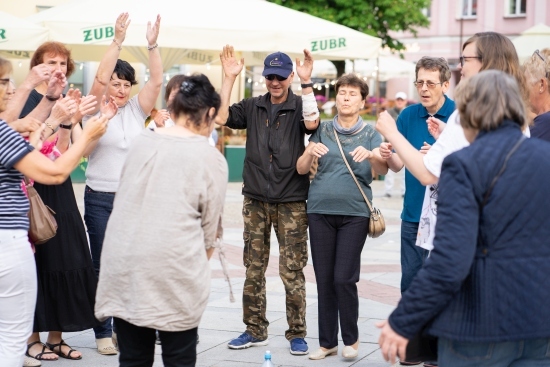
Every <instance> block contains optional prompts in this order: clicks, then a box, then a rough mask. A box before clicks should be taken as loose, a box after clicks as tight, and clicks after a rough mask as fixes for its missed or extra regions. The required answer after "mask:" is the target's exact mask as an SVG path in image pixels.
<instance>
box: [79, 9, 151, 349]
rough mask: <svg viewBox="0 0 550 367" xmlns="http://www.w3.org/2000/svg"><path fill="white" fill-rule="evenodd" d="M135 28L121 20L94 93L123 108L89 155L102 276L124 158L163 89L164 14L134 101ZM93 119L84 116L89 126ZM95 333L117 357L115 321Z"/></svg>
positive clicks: (88, 200) (91, 212)
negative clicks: (129, 36) (128, 56)
mask: <svg viewBox="0 0 550 367" xmlns="http://www.w3.org/2000/svg"><path fill="white" fill-rule="evenodd" d="M129 25H130V20H129V15H128V13H122V14H120V15H119V16H118V18H117V20H116V24H115V35H114V38H113V42H112V43H111V45H110V46H109V48H108V50H107V52H106V53H105V55H104V56H103V59H102V60H101V62H100V64H99V67H98V70H97V73H96V77H95V79H94V83H93V85H92V88H91V90H90V93H89V94H90V95H94V96H96V98H97V100H98V101H99V100H101V98H102V97H103V96H106V97H107V98H108V99H111V98H114V100H115V103H116V104H117V106H118V112H117V114H116V115H115V116H114V117H113V119H112V120H111V121H110V122H109V128H108V129H107V132H106V133H105V135H104V136H103V137H102V138H101V139H100V140H99V141H98V142H97V144H95V145H92V146H90V147H89V149H88V150H87V152H86V155H88V154H89V156H88V167H87V169H86V188H85V190H84V221H85V222H86V227H87V230H88V235H89V239H90V249H91V253H92V261H93V265H94V268H95V271H96V273H97V274H98V275H99V272H100V267H101V266H100V257H101V248H102V246H103V238H104V236H105V228H106V226H107V222H108V220H109V216H110V215H111V211H112V208H113V200H114V198H115V193H116V192H117V191H118V185H119V180H120V175H121V172H122V166H123V164H124V160H125V159H126V155H127V154H128V150H129V148H130V145H131V143H132V141H133V139H134V138H135V137H136V136H138V135H139V134H140V133H141V132H142V130H143V129H144V128H145V126H144V125H145V120H146V118H147V116H149V114H150V113H151V110H152V109H153V107H154V106H155V103H156V101H157V97H158V95H159V93H160V88H161V86H162V60H161V58H160V52H159V49H158V44H157V38H158V35H159V29H160V16H158V15H157V17H156V21H155V23H154V24H151V22H149V23H148V24H147V30H146V32H145V36H146V38H147V42H148V46H147V49H148V51H147V52H148V54H149V65H148V67H149V70H150V77H149V80H148V81H147V82H146V83H145V85H144V86H143V88H142V89H141V90H140V91H139V92H138V93H137V94H136V95H135V96H133V97H132V98H130V93H131V91H132V86H134V85H136V84H137V80H136V75H135V70H134V68H133V67H132V66H131V65H130V64H129V63H128V62H126V61H124V60H120V59H118V56H119V54H120V51H121V50H122V46H123V43H124V39H125V38H126V30H127V29H128V26H129ZM96 111H97V108H96ZM93 113H94V112H92V114H93ZM90 117H91V115H88V116H84V118H83V124H84V125H86V121H87V120H88V119H89V118H90ZM94 332H95V337H96V344H97V349H98V352H99V353H101V354H116V353H117V351H116V349H115V343H116V335H113V328H112V325H111V320H110V319H107V320H105V321H104V322H103V323H102V324H101V325H99V326H98V327H95V328H94Z"/></svg>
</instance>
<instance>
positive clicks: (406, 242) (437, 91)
mask: <svg viewBox="0 0 550 367" xmlns="http://www.w3.org/2000/svg"><path fill="white" fill-rule="evenodd" d="M450 77H451V71H450V70H449V65H448V64H447V61H446V60H445V59H444V58H435V57H428V56H425V57H423V58H421V59H420V60H419V61H418V63H417V64H416V81H415V82H414V84H415V86H416V89H417V91H418V95H419V97H420V103H418V104H415V105H412V106H409V107H407V108H405V109H404V110H403V111H402V112H401V114H400V115H399V117H398V118H397V129H398V130H399V133H400V134H396V136H392V139H387V140H392V141H395V139H406V140H407V141H408V142H409V143H410V144H411V145H412V146H413V147H414V148H415V149H418V150H420V151H421V152H427V150H428V149H429V148H430V146H431V145H432V144H433V143H434V142H435V139H434V137H433V136H431V135H430V133H429V131H428V125H427V123H426V120H427V119H428V118H429V117H430V116H434V117H436V118H438V119H440V120H442V121H444V122H447V119H448V118H449V116H450V115H451V113H453V111H454V110H455V103H454V102H453V101H452V100H451V99H449V98H448V97H447V96H446V95H445V92H447V90H448V88H449V79H450ZM388 119H392V117H391V116H390V115H389V114H388V113H387V112H384V113H382V114H381V116H380V118H379V123H377V129H378V130H379V131H380V130H382V131H380V132H381V133H382V134H384V132H385V131H384V129H383V125H384V124H385V123H386V121H387V120H388ZM391 122H392V123H393V119H392V121H391ZM378 124H380V125H381V126H378ZM386 138H387V137H386ZM394 144H397V143H394ZM380 155H381V156H382V158H384V159H386V160H387V162H388V166H389V168H390V169H391V170H392V171H394V172H398V171H400V170H401V169H402V168H403V162H402V161H401V159H400V158H399V155H398V154H396V153H395V152H393V151H392V146H391V144H390V143H382V145H381V146H380ZM405 187H406V188H407V190H406V192H405V199H404V201H403V212H402V213H401V220H402V222H401V273H402V275H401V293H403V292H405V291H406V290H407V288H409V285H410V284H411V281H412V280H413V278H414V277H415V275H416V273H417V272H418V271H419V270H420V268H421V267H422V264H423V262H424V260H425V259H426V257H427V255H428V251H426V250H424V249H422V248H420V247H418V246H416V245H415V243H416V237H417V233H418V222H419V221H420V212H421V211H422V202H423V200H424V194H425V192H426V187H425V186H423V185H422V184H421V183H420V181H418V180H417V179H416V178H415V177H414V176H413V175H412V174H411V173H410V172H409V170H408V169H407V170H406V171H405Z"/></svg>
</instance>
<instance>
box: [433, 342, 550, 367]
mask: <svg viewBox="0 0 550 367" xmlns="http://www.w3.org/2000/svg"><path fill="white" fill-rule="evenodd" d="M438 354H439V358H438V362H439V365H440V366H442V367H474V366H475V367H539V366H540V367H543V366H545V367H546V366H550V339H527V340H520V341H514V342H502V343H479V342H473V343H469V342H468V343H467V342H457V341H452V340H449V339H445V338H439V344H438Z"/></svg>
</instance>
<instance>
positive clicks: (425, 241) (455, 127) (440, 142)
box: [416, 110, 531, 251]
mask: <svg viewBox="0 0 550 367" xmlns="http://www.w3.org/2000/svg"><path fill="white" fill-rule="evenodd" d="M523 134H525V136H527V137H530V135H531V134H530V131H529V129H525V130H524V131H523ZM468 145H470V143H469V142H468V140H466V137H465V136H464V129H463V128H462V125H460V120H459V115H458V110H455V111H454V112H453V113H452V114H451V116H449V119H448V120H447V126H446V127H445V129H444V130H443V132H442V133H441V135H440V136H439V139H437V141H436V142H435V143H434V144H433V145H432V147H431V148H430V150H428V152H427V153H426V155H425V156H424V166H426V168H427V169H428V171H430V173H431V174H433V175H434V176H436V177H437V178H438V179H439V177H440V176H441V166H442V165H443V160H444V159H445V157H446V156H448V155H449V154H452V153H454V152H456V151H458V150H460V149H462V148H465V147H467V146H468ZM437 186H438V184H437V183H436V184H433V185H428V186H426V193H425V194H424V202H423V203H422V212H421V213H420V224H419V226H418V236H417V237H416V245H417V246H420V247H422V248H424V249H426V250H429V251H431V250H433V248H434V246H433V240H434V237H435V225H436V222H437Z"/></svg>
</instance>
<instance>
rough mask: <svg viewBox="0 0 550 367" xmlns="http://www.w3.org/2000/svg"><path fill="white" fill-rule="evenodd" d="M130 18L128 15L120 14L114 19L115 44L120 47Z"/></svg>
mask: <svg viewBox="0 0 550 367" xmlns="http://www.w3.org/2000/svg"><path fill="white" fill-rule="evenodd" d="M129 18H130V16H129V15H128V13H121V14H120V15H119V16H118V18H116V23H115V40H116V41H115V42H116V43H117V44H118V45H119V46H120V45H122V42H124V39H125V38H126V31H127V30H128V26H129V25H130V19H129Z"/></svg>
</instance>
